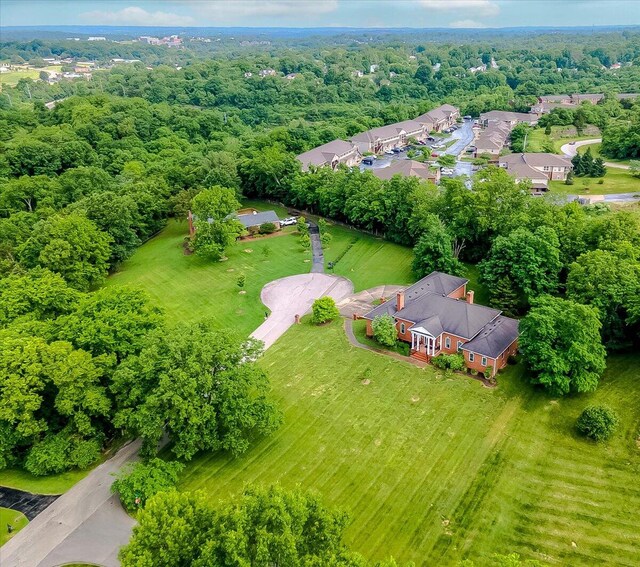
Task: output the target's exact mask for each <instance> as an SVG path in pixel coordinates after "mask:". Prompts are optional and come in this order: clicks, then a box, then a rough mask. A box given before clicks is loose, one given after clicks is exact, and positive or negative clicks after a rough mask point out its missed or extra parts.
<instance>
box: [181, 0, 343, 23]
mask: <svg viewBox="0 0 640 567" xmlns="http://www.w3.org/2000/svg"><path fill="white" fill-rule="evenodd" d="M190 4H191V5H192V6H193V9H194V10H196V11H197V12H198V13H199V14H201V15H202V16H203V17H206V18H207V19H208V20H209V21H210V23H211V24H212V25H215V24H216V22H221V21H224V22H226V21H228V20H235V21H236V22H240V21H242V25H256V24H258V23H259V22H260V18H264V17H266V18H273V17H279V18H289V17H290V18H299V17H300V16H306V15H309V16H315V15H318V14H329V13H331V12H334V11H335V10H336V9H337V8H338V0H313V1H309V0H233V1H229V0H204V1H203V0H196V1H193V0H192V1H191V2H190ZM247 16H251V17H254V18H255V22H251V21H246V20H243V18H246V17H247Z"/></svg>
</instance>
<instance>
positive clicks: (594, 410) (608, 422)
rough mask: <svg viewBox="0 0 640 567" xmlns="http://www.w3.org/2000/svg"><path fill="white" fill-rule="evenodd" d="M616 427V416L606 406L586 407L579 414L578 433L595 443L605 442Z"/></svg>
mask: <svg viewBox="0 0 640 567" xmlns="http://www.w3.org/2000/svg"><path fill="white" fill-rule="evenodd" d="M617 426H618V415H617V414H616V412H614V411H613V410H612V409H611V408H609V407H607V406H588V407H586V408H585V409H584V411H583V412H582V413H581V414H580V417H579V418H578V421H577V422H576V427H577V428H578V432H579V433H580V434H582V435H584V436H585V437H589V438H590V439H594V440H595V441H605V440H606V439H608V438H609V437H611V435H612V434H613V432H614V431H615V429H616V427H617Z"/></svg>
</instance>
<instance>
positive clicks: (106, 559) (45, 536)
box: [0, 441, 140, 567]
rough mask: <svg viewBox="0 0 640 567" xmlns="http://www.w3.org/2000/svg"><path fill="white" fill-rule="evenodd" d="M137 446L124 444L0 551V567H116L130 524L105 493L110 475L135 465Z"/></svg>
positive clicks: (131, 521)
mask: <svg viewBox="0 0 640 567" xmlns="http://www.w3.org/2000/svg"><path fill="white" fill-rule="evenodd" d="M139 448H140V441H133V442H131V443H129V444H128V445H125V446H124V447H123V448H122V449H120V451H118V453H117V454H116V455H115V457H113V458H112V459H109V460H108V461H106V462H104V463H102V464H101V465H100V466H98V467H96V468H95V469H94V470H93V471H91V472H90V473H89V474H88V475H87V476H86V477H85V478H83V479H82V480H81V481H80V482H79V483H78V484H76V485H75V486H73V487H72V488H71V489H70V490H68V491H67V492H66V493H64V494H63V495H62V496H60V497H59V498H58V499H57V500H56V501H55V502H54V503H53V504H51V505H50V506H49V507H48V508H47V509H46V510H44V511H43V512H42V513H40V514H39V515H38V516H37V517H36V518H35V519H34V520H33V521H32V522H30V523H29V524H28V525H27V526H26V527H25V528H23V529H22V530H21V531H20V532H18V533H17V534H16V535H15V536H14V537H13V538H11V539H10V540H9V541H8V542H7V543H6V544H5V545H3V546H2V549H0V565H2V567H36V566H41V567H53V566H55V565H60V564H63V563H69V562H70V561H74V562H86V563H95V564H98V565H105V566H107V567H117V566H118V565H119V562H118V559H117V556H118V550H119V549H120V547H121V546H123V545H125V544H126V543H127V542H128V541H129V538H130V537H131V530H132V528H133V525H134V523H135V522H134V520H133V519H132V518H130V517H129V516H128V515H127V514H126V513H125V511H124V510H123V509H122V506H120V503H119V502H118V500H117V498H116V497H115V496H113V495H112V494H111V484H112V483H113V480H114V478H113V474H114V473H115V472H117V471H118V470H119V469H120V467H122V465H124V464H125V463H127V462H131V461H134V460H137V458H138V457H137V455H138V449H139Z"/></svg>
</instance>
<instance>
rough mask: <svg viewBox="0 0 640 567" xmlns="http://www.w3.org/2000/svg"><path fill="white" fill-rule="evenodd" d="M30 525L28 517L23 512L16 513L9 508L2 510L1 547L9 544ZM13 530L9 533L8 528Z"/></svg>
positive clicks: (0, 511) (0, 525)
mask: <svg viewBox="0 0 640 567" xmlns="http://www.w3.org/2000/svg"><path fill="white" fill-rule="evenodd" d="M28 523H29V520H27V517H26V516H25V515H24V514H22V513H21V512H16V511H15V510H11V509H9V508H0V546H1V545H4V544H5V543H7V542H8V541H9V540H10V539H11V538H12V537H13V536H14V535H16V534H17V533H18V532H19V531H20V530H21V529H22V528H24V527H25V526H26V525H27V524H28ZM9 525H10V526H11V527H12V528H13V532H12V533H9V532H8V530H7V526H9Z"/></svg>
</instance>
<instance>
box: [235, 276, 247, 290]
mask: <svg viewBox="0 0 640 567" xmlns="http://www.w3.org/2000/svg"><path fill="white" fill-rule="evenodd" d="M246 282H247V276H245V275H244V274H240V275H239V276H238V280H237V281H236V283H237V284H238V287H239V288H240V289H243V288H244V284H245V283H246Z"/></svg>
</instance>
